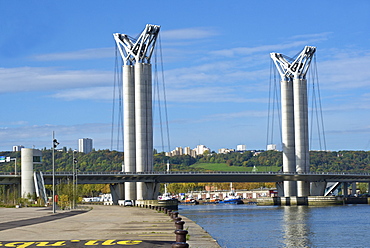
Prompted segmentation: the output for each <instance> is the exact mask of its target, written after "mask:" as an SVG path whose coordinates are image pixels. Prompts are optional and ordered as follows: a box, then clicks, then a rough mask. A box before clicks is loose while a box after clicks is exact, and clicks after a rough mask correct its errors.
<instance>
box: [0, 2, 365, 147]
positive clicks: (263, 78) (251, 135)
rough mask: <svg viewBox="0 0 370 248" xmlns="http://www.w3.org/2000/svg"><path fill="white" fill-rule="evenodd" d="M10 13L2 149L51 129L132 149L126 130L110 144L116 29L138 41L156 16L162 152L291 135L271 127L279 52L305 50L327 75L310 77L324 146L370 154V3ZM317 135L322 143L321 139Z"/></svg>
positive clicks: (84, 6) (158, 5) (3, 65)
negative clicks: (123, 142)
mask: <svg viewBox="0 0 370 248" xmlns="http://www.w3.org/2000/svg"><path fill="white" fill-rule="evenodd" d="M0 12H1V13H0V31H1V33H0V104H1V119H0V151H5V150H11V149H12V146H13V145H23V146H25V147H36V148H44V147H47V148H50V147H51V137H52V132H53V131H55V134H56V137H57V139H58V141H59V142H60V144H61V146H66V147H68V148H72V149H76V148H77V140H78V139H79V138H85V137H86V138H92V139H93V140H94V147H95V148H96V149H118V150H122V146H118V145H115V144H117V142H119V139H118V138H117V137H119V136H120V135H119V134H118V133H117V131H114V133H113V139H112V126H113V127H114V129H113V130H115V129H116V126H117V125H118V124H117V119H118V117H119V115H118V113H117V112H118V107H117V106H115V105H114V102H115V103H117V101H118V99H117V94H114V92H116V91H114V88H115V87H114V85H115V78H116V77H115V65H116V55H115V42H114V40H113V36H112V34H113V33H124V34H128V35H130V36H133V37H135V36H137V35H138V34H139V33H140V32H141V31H142V30H143V28H144V27H145V25H146V24H148V23H149V24H156V25H160V26H161V32H160V39H159V42H158V43H157V48H158V51H157V52H156V54H158V56H156V58H155V59H154V58H153V59H152V63H153V68H157V69H156V71H158V75H159V78H160V80H159V81H160V82H159V83H158V85H162V89H163V85H164V86H165V89H166V99H167V102H166V103H167V114H168V127H169V131H168V132H167V130H166V129H165V127H163V126H162V127H163V128H161V125H160V124H159V123H160V120H161V119H162V121H163V119H165V118H164V113H165V112H164V111H163V110H161V113H162V118H160V117H159V113H160V111H159V109H158V110H154V112H155V113H156V115H155V140H154V146H155V148H157V149H158V150H162V149H164V150H165V151H167V150H168V149H169V148H168V145H169V146H170V149H174V148H175V147H177V146H182V147H185V146H190V147H191V148H194V147H195V146H196V145H198V144H204V145H206V146H207V147H209V148H211V149H212V150H215V151H217V150H218V149H219V148H235V147H236V145H238V144H245V145H246V146H247V149H265V148H266V145H267V143H269V142H272V143H277V144H278V143H279V142H281V140H280V138H279V137H278V136H279V135H278V134H279V130H278V124H274V126H276V127H275V129H274V130H268V128H267V126H268V125H267V123H268V120H269V118H268V115H269V111H268V109H269V101H270V100H269V99H270V98H269V95H271V94H270V92H269V85H270V84H271V82H272V85H274V83H275V81H276V80H275V78H274V76H272V75H273V73H271V69H270V68H271V59H270V55H269V54H270V53H271V52H279V53H282V54H285V55H288V56H290V57H293V56H294V55H296V54H297V53H298V52H300V51H301V50H302V49H303V47H304V46H306V45H309V46H315V47H317V51H316V58H315V62H316V63H315V67H314V66H313V63H312V65H311V68H310V70H311V69H313V68H316V69H317V75H318V77H315V78H314V79H310V78H308V80H309V85H310V86H309V87H313V86H314V87H315V89H317V88H319V89H320V92H319V93H320V96H321V106H322V116H323V121H324V128H323V130H324V134H325V141H326V149H328V150H369V149H370V32H369V30H370V14H369V13H370V2H369V1H365V0H362V1H361V0H359V1H355V2H354V3H352V4H350V5H349V4H348V1H341V0H339V1H268V0H267V1H262V2H261V1H242V0H240V1H238V0H237V1H231V2H230V1H214V0H213V1H208V0H204V1H167V0H161V1H140V0H138V1H126V0H121V1H117V0H112V1H95V0H90V1H69V0H65V1H42V0H40V1H33V0H28V1H0ZM160 54H161V55H162V56H159V55H160ZM161 61H163V64H162V63H161ZM162 68H163V71H162ZM154 74H155V73H154ZM155 75H156V74H155ZM308 76H309V75H308ZM278 77H279V76H278ZM162 89H161V90H162ZM116 90H117V89H116ZM310 92H313V91H311V90H310ZM311 95H312V94H311ZM317 96H318V94H316V97H317ZM311 99H312V98H310V101H311ZM155 105H156V106H158V105H159V104H158V103H157V104H155ZM163 105H164V104H163V102H162V103H161V106H162V107H163ZM113 106H115V107H113ZM310 106H312V105H311V104H310ZM310 108H311V107H310ZM113 109H114V111H113ZM316 116H317V115H316ZM112 117H114V118H112ZM112 119H114V121H113V125H112ZM311 122H312V123H316V121H315V120H314V121H310V123H311ZM161 130H165V131H163V133H164V134H166V133H169V134H170V139H169V140H170V142H169V143H170V144H168V142H167V138H163V139H162V138H161V137H162V136H161ZM312 130H315V127H313V128H312ZM272 132H273V133H274V134H275V136H276V137H271V138H270V137H267V133H272ZM314 133H315V132H314V131H313V132H312V134H313V135H312V136H313V137H312V143H311V149H315V150H316V149H320V146H319V145H318V143H319V142H318V141H317V140H318V139H319V137H321V139H323V136H322V135H321V136H319V135H317V136H315V134H314ZM164 136H165V135H164ZM162 140H165V142H164V143H163V142H162ZM112 142H113V146H112ZM321 148H322V147H321Z"/></svg>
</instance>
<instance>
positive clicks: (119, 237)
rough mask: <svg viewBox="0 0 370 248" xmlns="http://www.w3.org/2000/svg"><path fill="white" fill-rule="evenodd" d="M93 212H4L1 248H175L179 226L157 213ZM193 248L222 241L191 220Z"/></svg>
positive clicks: (141, 210)
mask: <svg viewBox="0 0 370 248" xmlns="http://www.w3.org/2000/svg"><path fill="white" fill-rule="evenodd" d="M91 207H92V210H90V211H86V210H73V211H62V210H57V213H56V214H53V213H52V210H51V209H50V208H0V246H5V247H22V248H23V247H43V246H53V247H107V246H109V247H122V246H124V247H127V246H133V247H171V246H172V244H173V243H175V241H176V235H175V234H174V231H175V224H174V221H173V220H172V219H171V218H170V217H169V216H167V215H165V214H164V213H162V212H158V211H156V210H152V209H145V208H137V207H120V206H102V205H94V206H91ZM180 217H181V218H183V221H185V225H184V229H186V230H188V232H189V240H188V241H187V243H188V244H189V245H190V247H194V248H195V247H204V248H216V247H220V246H219V245H218V244H217V242H216V241H215V240H214V239H213V238H212V237H211V236H210V235H209V234H208V233H207V232H205V231H204V230H203V229H202V228H201V227H200V226H198V225H197V224H195V223H194V222H193V221H191V220H190V219H188V218H186V217H184V216H180Z"/></svg>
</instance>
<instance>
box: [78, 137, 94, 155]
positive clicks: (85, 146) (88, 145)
mask: <svg viewBox="0 0 370 248" xmlns="http://www.w3.org/2000/svg"><path fill="white" fill-rule="evenodd" d="M92 149H93V140H92V139H89V138H83V139H79V140H78V151H79V152H83V153H89V152H91V151H92Z"/></svg>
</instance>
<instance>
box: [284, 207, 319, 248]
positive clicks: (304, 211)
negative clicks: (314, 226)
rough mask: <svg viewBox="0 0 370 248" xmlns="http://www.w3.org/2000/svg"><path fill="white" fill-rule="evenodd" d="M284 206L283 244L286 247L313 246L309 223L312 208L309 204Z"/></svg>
mask: <svg viewBox="0 0 370 248" xmlns="http://www.w3.org/2000/svg"><path fill="white" fill-rule="evenodd" d="M283 208H284V211H283V214H284V215H283V223H282V230H283V232H284V233H283V244H284V245H285V246H286V247H312V244H311V241H310V233H311V232H310V226H309V224H308V222H309V218H310V209H309V208H308V207H307V206H296V207H293V206H286V207H283Z"/></svg>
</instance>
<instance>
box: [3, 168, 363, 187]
mask: <svg viewBox="0 0 370 248" xmlns="http://www.w3.org/2000/svg"><path fill="white" fill-rule="evenodd" d="M72 175H73V174H72V172H57V173H55V179H56V180H59V179H66V178H72ZM43 176H44V180H45V184H52V173H50V172H47V173H43ZM283 181H309V182H370V173H363V174H355V173H331V172H322V173H318V172H309V173H287V172H158V171H152V172H136V173H134V172H79V173H78V175H77V182H78V184H111V183H112V184H113V183H123V182H155V183H189V182H204V183H206V182H283ZM19 182H20V175H14V174H12V173H2V174H0V184H14V183H19Z"/></svg>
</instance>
